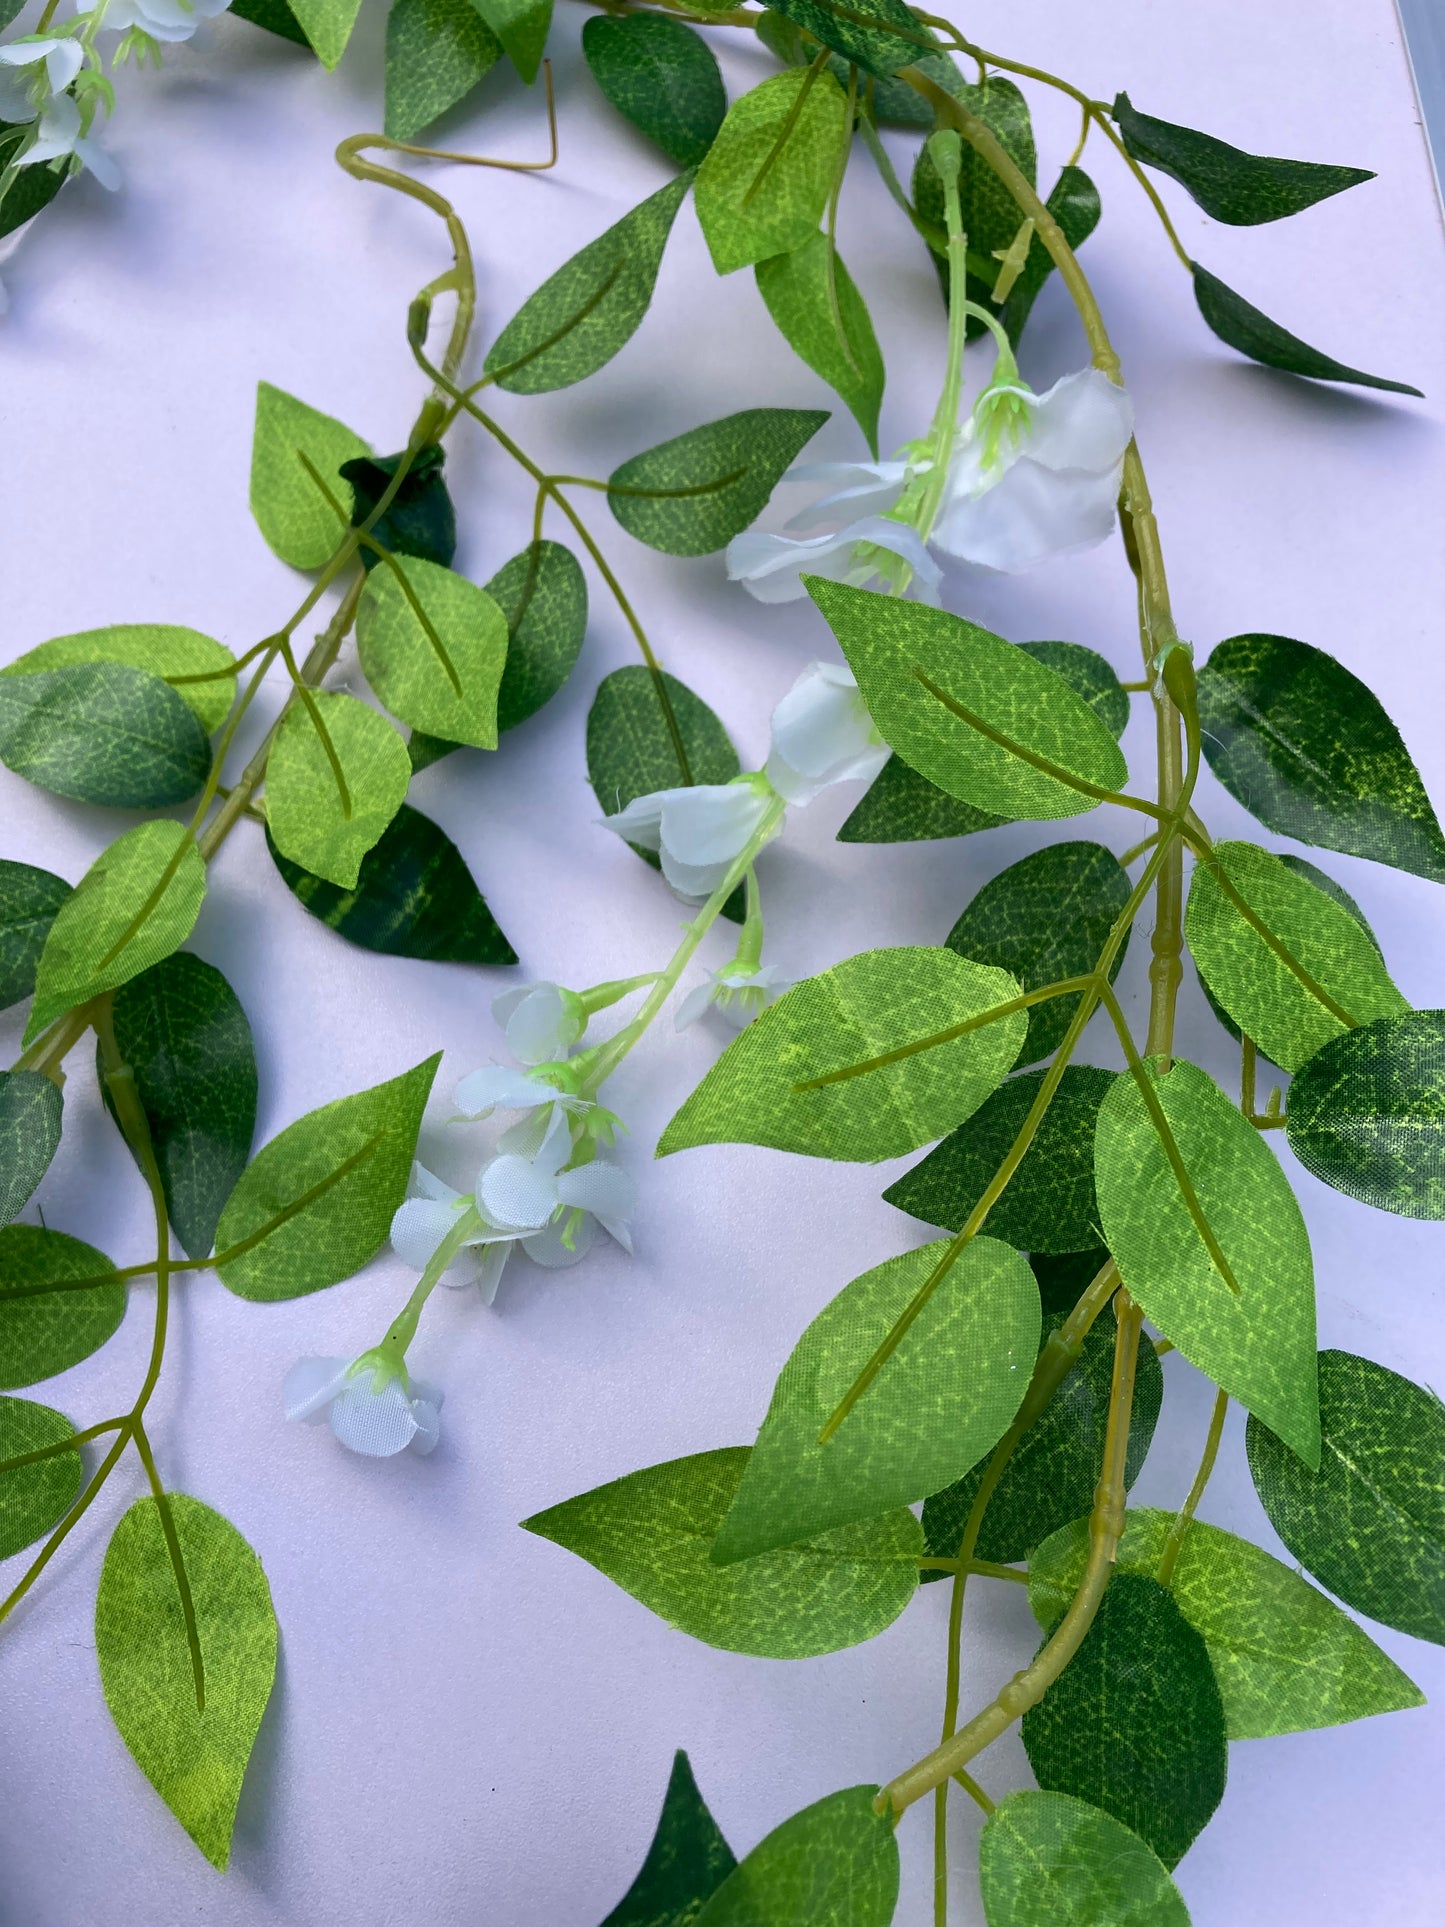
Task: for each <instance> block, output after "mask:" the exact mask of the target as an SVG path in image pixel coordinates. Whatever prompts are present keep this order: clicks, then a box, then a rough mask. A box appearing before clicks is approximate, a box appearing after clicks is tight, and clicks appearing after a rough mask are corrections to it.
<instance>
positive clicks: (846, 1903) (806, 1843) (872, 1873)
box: [695, 1786, 898, 1927]
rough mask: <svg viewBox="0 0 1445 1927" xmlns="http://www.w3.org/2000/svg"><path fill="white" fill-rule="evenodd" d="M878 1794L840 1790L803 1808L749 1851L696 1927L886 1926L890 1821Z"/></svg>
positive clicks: (894, 1874)
mask: <svg viewBox="0 0 1445 1927" xmlns="http://www.w3.org/2000/svg"><path fill="white" fill-rule="evenodd" d="M877 1791H878V1789H877V1788H876V1787H871V1786H858V1787H847V1788H845V1789H844V1791H843V1792H841V1793H830V1794H829V1795H828V1796H827V1798H826V1799H823V1800H818V1801H816V1802H815V1803H814V1804H813V1805H812V1806H810V1807H804V1809H803V1811H802V1812H801V1813H795V1814H794V1815H793V1817H792V1819H791V1820H785V1821H784V1822H783V1824H782V1825H781V1826H780V1827H775V1828H774V1830H773V1831H772V1832H771V1833H770V1834H769V1835H768V1836H767V1838H766V1839H765V1840H763V1841H762V1842H760V1844H759V1845H758V1846H756V1847H754V1848H753V1850H752V1852H751V1853H750V1854H749V1855H748V1857H747V1859H746V1860H744V1861H743V1862H742V1863H741V1864H740V1865H739V1866H738V1867H737V1868H736V1869H735V1871H734V1872H732V1873H730V1874H729V1875H728V1877H727V1879H726V1880H725V1881H724V1882H723V1884H722V1885H721V1886H720V1887H719V1888H718V1890H717V1892H716V1893H715V1894H714V1895H713V1897H712V1899H711V1900H710V1901H709V1902H708V1903H707V1905H706V1906H705V1907H704V1908H703V1910H702V1912H701V1913H700V1914H699V1915H698V1917H697V1921H696V1923H695V1927H888V1924H889V1922H890V1921H891V1920H892V1919H893V1913H894V1909H895V1908H896V1906H897V1904H898V1843H897V1841H896V1840H895V1839H894V1837H893V1822H892V1820H891V1818H890V1817H889V1816H888V1815H887V1814H886V1813H877V1812H875V1811H874V1806H873V1801H874V1796H875V1795H876V1793H877Z"/></svg>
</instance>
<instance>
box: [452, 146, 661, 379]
mask: <svg viewBox="0 0 1445 1927" xmlns="http://www.w3.org/2000/svg"><path fill="white" fill-rule="evenodd" d="M691 182H692V175H691V174H690V173H687V174H679V175H678V177H677V179H676V180H675V181H669V182H668V184H667V186H666V187H662V188H659V189H658V191H657V192H656V194H653V195H650V196H649V197H648V199H647V200H645V201H643V202H642V203H641V205H640V206H638V207H635V208H633V210H632V212H631V213H630V214H625V215H624V216H623V217H622V219H621V220H620V221H618V222H617V223H616V225H615V226H613V227H610V228H608V230H607V232H606V233H605V234H601V235H599V236H598V237H597V239H596V240H595V241H590V242H589V243H588V244H587V246H586V247H585V248H583V249H582V250H581V252H580V253H578V254H574V255H573V257H572V259H571V260H570V261H567V262H565V263H564V264H563V265H562V266H561V267H560V268H558V270H557V272H556V273H555V274H554V275H552V276H550V277H549V278H548V279H547V280H546V281H544V282H543V283H542V285H541V287H540V288H538V290H537V292H536V293H535V294H534V295H531V296H529V297H528V299H527V300H526V301H524V302H523V303H522V305H521V307H520V308H519V309H518V310H517V312H516V314H514V315H513V317H512V319H511V320H510V321H509V322H508V323H507V325H506V327H505V328H503V330H502V332H501V334H500V335H498V337H497V339H496V341H495V342H493V344H492V346H491V348H490V349H489V350H488V352H487V359H486V371H487V373H488V374H489V375H490V376H491V377H492V378H493V380H494V381H495V382H496V384H497V386H498V387H499V388H506V389H508V390H510V391H511V393H513V394H516V395H542V394H546V393H547V392H548V391H549V390H550V389H554V388H570V387H571V386H572V384H573V382H577V381H582V380H584V379H585V378H586V377H587V376H588V375H592V374H595V373H596V372H597V370H598V369H599V368H601V367H603V366H604V365H605V364H606V363H607V362H609V361H611V359H612V357H613V356H614V355H615V354H616V353H617V351H618V349H619V348H622V347H623V346H624V345H625V344H626V343H627V342H629V341H630V340H631V339H632V337H633V335H634V334H635V333H636V332H637V328H638V326H639V324H640V323H641V320H642V317H643V316H644V315H645V314H646V313H647V306H648V303H649V302H650V301H651V299H652V289H653V284H654V283H655V282H656V280H657V270H658V268H659V267H660V266H661V265H662V251H663V249H664V248H665V247H666V245H667V237H668V234H669V233H670V232H671V230H672V223H673V219H674V217H675V216H676V214H677V210H678V208H679V207H681V205H682V197H683V196H684V194H686V192H687V190H688V187H689V186H690V184H691Z"/></svg>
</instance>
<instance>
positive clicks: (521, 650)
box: [487, 15, 650, 730]
mask: <svg viewBox="0 0 1445 1927" xmlns="http://www.w3.org/2000/svg"><path fill="white" fill-rule="evenodd" d="M637 17H638V18H639V19H640V18H641V17H642V16H641V15H638V16H637ZM649 17H650V16H649ZM589 24H591V23H589ZM487 594H488V595H489V596H490V597H491V598H492V600H493V602H495V603H496V605H497V607H498V608H499V609H500V610H501V612H502V614H503V616H504V617H505V618H506V623H507V635H508V643H507V660H506V665H505V667H504V668H503V670H502V686H501V688H500V689H499V690H498V691H497V728H498V729H499V730H503V729H515V728H516V726H517V724H518V723H524V722H526V720H527V718H528V717H529V716H534V715H535V714H536V713H537V711H538V710H539V709H540V708H541V707H542V705H543V703H545V702H550V701H551V699H552V697H553V696H555V695H556V694H557V691H558V690H559V689H560V688H561V687H562V685H563V683H565V682H566V680H567V678H568V677H569V676H570V675H571V673H572V668H573V665H574V664H575V662H576V661H577V657H578V655H579V654H580V653H581V649H582V642H583V638H584V637H585V636H586V634H587V580H586V577H585V576H584V575H583V573H582V569H581V565H580V564H579V563H578V561H577V558H576V556H575V555H573V553H572V551H571V550H570V549H567V548H564V547H563V546H562V544H561V543H560V542H534V543H529V544H528V546H527V547H526V548H525V549H523V551H522V553H521V554H520V555H514V556H513V557H512V559H511V561H510V562H504V563H503V564H502V566H501V568H500V569H498V571H497V573H496V574H495V575H494V576H493V577H492V579H491V581H490V582H489V583H488V584H487Z"/></svg>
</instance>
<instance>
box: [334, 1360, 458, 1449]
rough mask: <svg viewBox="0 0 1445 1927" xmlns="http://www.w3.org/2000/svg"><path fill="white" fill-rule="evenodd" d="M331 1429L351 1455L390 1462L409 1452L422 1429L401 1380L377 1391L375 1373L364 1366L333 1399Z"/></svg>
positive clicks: (393, 1381) (394, 1380)
mask: <svg viewBox="0 0 1445 1927" xmlns="http://www.w3.org/2000/svg"><path fill="white" fill-rule="evenodd" d="M331 1429H332V1431H333V1432H334V1433H335V1434H336V1437H337V1438H338V1439H339V1441H340V1442H341V1444H342V1445H344V1446H345V1447H346V1449H347V1450H348V1451H349V1452H360V1453H362V1454H363V1455H364V1456H365V1457H366V1458H371V1459H388V1458H391V1457H392V1455H393V1454H394V1453H397V1452H404V1451H405V1450H406V1448H407V1446H409V1445H410V1444H411V1442H412V1440H413V1439H414V1438H415V1437H416V1434H417V1430H418V1426H417V1420H416V1415H415V1413H414V1412H413V1411H412V1408H411V1400H410V1399H409V1398H408V1397H407V1395H406V1393H405V1392H404V1391H403V1390H402V1387H401V1381H400V1379H395V1378H393V1379H391V1380H390V1381H389V1382H388V1383H387V1384H385V1385H383V1386H382V1388H381V1390H380V1391H379V1392H377V1391H373V1390H372V1374H371V1371H370V1369H369V1368H367V1367H363V1368H362V1370H361V1371H359V1372H358V1373H357V1375H356V1376H355V1378H352V1379H349V1380H348V1381H347V1383H346V1385H345V1387H344V1389H343V1390H342V1391H341V1393H340V1394H339V1396H338V1397H336V1398H335V1399H333V1400H332V1404H331ZM433 1442H435V1441H433Z"/></svg>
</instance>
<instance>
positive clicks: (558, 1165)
mask: <svg viewBox="0 0 1445 1927" xmlns="http://www.w3.org/2000/svg"><path fill="white" fill-rule="evenodd" d="M571 1155H572V1125H571V1122H570V1120H569V1119H568V1117H567V1113H566V1112H565V1111H563V1110H561V1109H560V1108H559V1109H557V1110H554V1111H553V1112H552V1114H551V1116H550V1117H549V1118H548V1120H547V1128H546V1130H545V1131H544V1132H543V1133H542V1142H541V1143H540V1144H539V1145H538V1146H537V1148H536V1150H535V1151H534V1152H533V1153H532V1163H533V1164H534V1165H535V1166H536V1167H537V1169H538V1170H539V1171H545V1172H546V1174H547V1176H548V1177H549V1178H555V1177H556V1175H557V1173H558V1172H559V1171H560V1170H561V1169H562V1166H563V1165H564V1164H565V1163H566V1162H567V1160H568V1158H570V1157H571Z"/></svg>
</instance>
